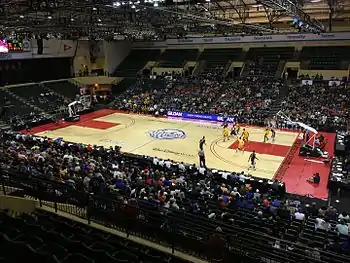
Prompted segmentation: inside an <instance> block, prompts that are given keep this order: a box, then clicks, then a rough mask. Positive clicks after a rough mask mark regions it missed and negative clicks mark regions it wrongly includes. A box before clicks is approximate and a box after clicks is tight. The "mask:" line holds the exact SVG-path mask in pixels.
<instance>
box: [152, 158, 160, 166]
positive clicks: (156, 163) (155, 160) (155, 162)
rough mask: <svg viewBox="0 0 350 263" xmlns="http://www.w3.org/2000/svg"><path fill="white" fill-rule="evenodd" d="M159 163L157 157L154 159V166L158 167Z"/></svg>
mask: <svg viewBox="0 0 350 263" xmlns="http://www.w3.org/2000/svg"><path fill="white" fill-rule="evenodd" d="M158 162H159V160H158V158H157V157H154V158H153V164H154V165H158Z"/></svg>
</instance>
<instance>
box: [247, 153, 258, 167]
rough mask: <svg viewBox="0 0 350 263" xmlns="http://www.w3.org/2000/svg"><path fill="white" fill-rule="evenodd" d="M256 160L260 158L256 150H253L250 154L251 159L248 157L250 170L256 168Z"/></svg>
mask: <svg viewBox="0 0 350 263" xmlns="http://www.w3.org/2000/svg"><path fill="white" fill-rule="evenodd" d="M256 160H259V159H258V158H257V157H256V153H255V151H253V152H252V153H251V154H250V156H249V159H248V162H250V166H249V168H248V170H250V169H253V170H255V163H256Z"/></svg>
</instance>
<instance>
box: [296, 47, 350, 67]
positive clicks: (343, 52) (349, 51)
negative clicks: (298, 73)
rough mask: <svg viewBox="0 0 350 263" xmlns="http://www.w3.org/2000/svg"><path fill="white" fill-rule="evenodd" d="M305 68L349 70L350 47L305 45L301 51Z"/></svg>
mask: <svg viewBox="0 0 350 263" xmlns="http://www.w3.org/2000/svg"><path fill="white" fill-rule="evenodd" d="M300 60H301V61H303V62H304V63H302V66H303V67H306V68H305V69H320V70H340V69H343V70H344V69H345V70H347V69H348V67H349V62H350V47H347V46H319V47H317V46H316V47H303V49H302V51H301V53H300Z"/></svg>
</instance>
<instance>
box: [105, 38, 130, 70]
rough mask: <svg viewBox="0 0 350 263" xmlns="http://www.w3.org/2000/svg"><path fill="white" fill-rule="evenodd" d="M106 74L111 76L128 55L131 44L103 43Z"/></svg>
mask: <svg viewBox="0 0 350 263" xmlns="http://www.w3.org/2000/svg"><path fill="white" fill-rule="evenodd" d="M103 46H104V51H105V58H106V59H105V65H106V67H105V68H106V72H107V73H108V74H109V75H111V74H113V72H114V71H115V69H116V68H117V66H118V65H119V64H120V63H121V62H122V61H123V60H124V58H125V57H126V56H127V55H128V54H129V52H130V50H131V48H132V44H131V43H130V42H129V41H113V42H109V41H104V42H103Z"/></svg>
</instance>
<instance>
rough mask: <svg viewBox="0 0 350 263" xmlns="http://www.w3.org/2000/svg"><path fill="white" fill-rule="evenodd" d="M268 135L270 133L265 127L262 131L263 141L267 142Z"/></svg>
mask: <svg viewBox="0 0 350 263" xmlns="http://www.w3.org/2000/svg"><path fill="white" fill-rule="evenodd" d="M269 135H270V129H269V128H266V129H265V131H264V142H267V141H268V140H269Z"/></svg>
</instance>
